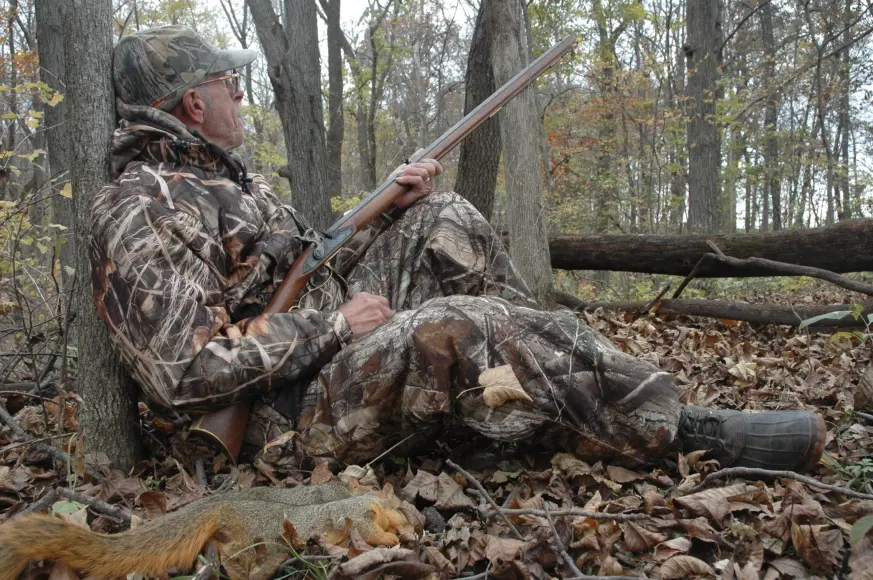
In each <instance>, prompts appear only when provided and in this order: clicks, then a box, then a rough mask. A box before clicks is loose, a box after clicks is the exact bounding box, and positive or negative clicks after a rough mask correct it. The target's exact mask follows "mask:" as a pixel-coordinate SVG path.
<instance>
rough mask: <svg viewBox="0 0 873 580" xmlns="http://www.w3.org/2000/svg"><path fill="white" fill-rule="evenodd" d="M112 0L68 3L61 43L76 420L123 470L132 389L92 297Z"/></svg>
mask: <svg viewBox="0 0 873 580" xmlns="http://www.w3.org/2000/svg"><path fill="white" fill-rule="evenodd" d="M111 22H112V6H111V1H110V0H66V14H65V18H64V26H65V29H66V32H67V34H66V35H65V37H64V48H65V62H66V73H67V74H66V82H67V95H68V99H69V104H68V107H67V110H68V111H69V116H68V118H67V123H68V125H67V135H68V137H69V140H68V147H69V153H70V167H71V172H70V173H71V175H70V177H71V181H72V184H73V201H74V204H75V208H76V230H75V231H76V238H77V241H78V243H77V252H76V258H77V259H76V262H75V264H76V273H77V278H78V287H77V288H76V295H75V305H76V310H77V313H78V318H77V324H78V330H77V338H78V345H79V375H78V381H77V382H78V388H79V395H80V396H81V397H82V400H83V408H82V411H81V412H80V414H79V421H80V423H81V425H82V433H83V434H84V436H85V440H86V442H87V445H88V449H89V450H90V451H92V452H94V451H102V452H104V453H106V454H107V455H108V456H109V459H111V460H112V461H113V462H114V463H115V464H116V466H118V467H119V468H120V469H122V470H125V471H126V470H127V469H128V468H130V467H131V466H132V465H133V463H134V462H135V461H136V459H137V456H138V454H139V416H138V414H137V404H136V388H135V387H134V384H133V382H132V381H131V380H130V378H129V377H128V376H127V374H126V373H125V372H123V370H122V369H121V366H120V365H119V364H118V361H117V359H116V358H115V357H114V356H113V354H112V351H111V349H110V347H109V339H108V337H107V334H106V327H105V326H104V324H103V321H101V320H100V319H99V318H98V316H97V311H96V309H95V307H94V300H93V297H92V294H91V284H90V283H89V280H90V272H91V265H90V259H89V251H88V250H89V247H88V246H89V243H88V240H89V238H90V235H89V226H90V218H91V200H92V198H93V196H94V194H95V193H96V192H97V191H98V190H99V189H100V187H102V186H103V185H104V184H105V183H106V182H107V181H108V179H109V163H108V161H109V158H108V155H109V139H110V136H111V134H112V131H113V129H114V127H115V93H114V90H113V87H112V75H111V64H112V30H111V28H110V26H111Z"/></svg>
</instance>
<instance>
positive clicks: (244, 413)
mask: <svg viewBox="0 0 873 580" xmlns="http://www.w3.org/2000/svg"><path fill="white" fill-rule="evenodd" d="M574 46H576V37H575V36H567V37H566V38H564V40H562V41H561V42H559V43H558V44H556V45H555V46H553V47H552V48H550V49H549V50H547V51H546V52H544V53H543V54H542V55H540V57H539V58H537V59H536V60H535V61H533V62H532V63H530V65H528V66H527V68H525V69H523V70H522V71H521V72H519V73H518V74H517V75H515V76H514V77H512V79H510V80H509V81H508V82H507V83H506V84H505V85H503V86H502V87H500V89H498V90H497V91H495V93H494V94H493V95H491V96H490V97H488V98H487V99H485V100H484V101H482V103H480V104H479V106H478V107H476V108H475V109H473V110H472V111H470V112H469V113H467V115H466V116H465V117H464V118H463V119H461V120H460V121H458V122H457V123H455V125H454V126H453V127H452V128H451V129H449V130H448V131H446V132H445V133H443V134H442V136H441V137H440V138H438V139H437V140H436V141H434V142H433V143H432V144H431V145H430V146H429V147H428V148H427V149H424V150H422V151H421V152H419V153H418V154H417V155H415V156H413V157H412V158H410V159H409V162H410V163H415V162H416V161H420V160H421V159H437V160H439V159H442V158H443V157H444V156H445V155H446V154H448V153H449V152H450V151H451V150H452V149H454V148H455V147H457V146H458V145H459V144H460V143H461V141H463V140H464V139H465V138H466V137H467V135H469V134H470V133H471V132H472V131H473V130H474V129H476V127H478V126H479V125H481V124H482V123H484V122H485V121H486V120H487V119H489V118H490V117H491V116H493V115H495V114H496V113H497V112H498V111H499V110H500V108H501V107H503V105H505V104H506V103H507V102H508V101H510V100H511V99H512V98H514V97H515V96H516V95H518V94H519V93H520V92H521V91H523V90H524V89H525V88H526V87H527V86H528V85H530V84H531V83H532V82H533V81H535V80H536V79H537V78H538V77H539V76H540V75H542V74H543V73H544V72H545V71H546V70H547V69H549V68H550V67H551V66H552V65H554V64H555V63H556V62H558V60H559V59H560V58H561V57H562V56H564V55H565V54H566V53H567V52H568V51H569V50H570V49H571V48H573V47H574ZM407 191H408V187H407V186H405V185H402V184H399V183H397V182H396V181H395V179H394V178H393V177H391V178H389V179H388V180H387V181H385V183H383V184H382V185H380V186H379V187H378V188H377V189H376V190H375V191H373V192H372V193H370V194H369V195H368V196H367V197H365V198H364V199H362V200H361V202H360V203H359V204H358V205H356V206H355V207H354V209H352V210H351V211H350V212H348V213H347V214H346V215H344V216H343V217H341V218H340V219H339V220H338V221H337V222H336V223H334V224H333V225H332V226H330V227H329V228H328V229H327V231H325V232H324V234H322V238H321V239H320V240H319V241H316V242H314V243H312V244H311V245H310V246H309V247H307V248H306V249H305V250H304V251H303V252H302V253H301V254H300V256H298V257H297V259H296V260H295V261H294V264H293V265H292V266H291V270H290V272H288V275H287V276H286V277H285V280H283V281H282V284H281V285H280V286H279V289H278V290H277V291H276V293H275V294H273V297H272V299H271V300H270V303H269V304H267V307H266V309H265V312H267V313H277V312H288V311H289V310H290V309H291V308H292V307H293V306H294V302H295V301H296V300H297V297H298V296H299V295H300V293H301V292H302V291H303V288H305V287H306V283H307V282H308V280H309V278H310V276H312V274H313V273H314V272H315V271H316V270H317V269H318V268H319V267H321V266H322V265H324V264H325V263H327V262H328V261H329V260H330V259H331V258H333V256H334V255H335V254H336V253H337V252H338V251H339V250H340V248H342V247H343V245H345V243H346V242H348V241H349V240H350V239H351V238H352V236H354V235H355V233H357V232H359V231H360V230H361V229H362V228H364V227H365V226H366V225H367V224H369V223H370V222H371V221H373V220H374V219H375V218H376V217H378V216H379V215H381V214H383V213H385V212H386V211H388V210H389V209H390V208H391V206H392V205H393V204H394V201H395V200H396V199H397V198H399V197H400V196H401V195H403V194H404V193H406V192H407ZM250 410H251V401H240V402H238V403H235V404H233V405H230V406H228V407H225V408H223V409H220V410H218V411H214V412H212V413H209V414H207V415H203V416H202V417H200V418H199V419H198V420H197V422H196V423H195V424H194V426H193V427H192V428H191V430H192V431H194V432H197V433H199V434H202V435H205V436H207V437H208V438H210V439H213V440H214V441H215V442H216V443H218V444H219V445H220V446H221V448H222V449H223V450H224V451H225V452H226V453H227V454H228V455H229V456H230V458H231V459H234V460H236V457H237V456H238V455H239V451H240V448H241V447H242V442H243V436H244V434H245V429H246V425H247V424H248V419H249V412H250Z"/></svg>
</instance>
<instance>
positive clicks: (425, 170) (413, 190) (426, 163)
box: [394, 149, 443, 208]
mask: <svg viewBox="0 0 873 580" xmlns="http://www.w3.org/2000/svg"><path fill="white" fill-rule="evenodd" d="M419 151H420V149H419ZM416 153H418V151H416ZM442 172H443V166H442V165H440V162H439V161H437V160H436V159H422V160H421V161H417V162H415V163H410V164H409V165H401V166H400V167H398V168H397V169H395V170H394V175H395V176H396V180H397V183H401V184H403V185H408V186H409V191H407V192H406V193H404V194H403V195H401V196H400V197H399V198H397V201H395V202H394V205H396V206H397V207H399V208H407V207H409V206H410V205H412V204H413V203H415V202H416V201H418V200H419V199H421V198H422V197H425V196H426V195H429V194H430V193H431V192H432V191H433V178H434V177H436V176H437V175H439V174H440V173H442Z"/></svg>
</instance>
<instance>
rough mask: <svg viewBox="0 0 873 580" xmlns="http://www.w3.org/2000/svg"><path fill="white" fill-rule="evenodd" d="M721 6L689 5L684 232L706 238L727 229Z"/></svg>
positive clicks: (706, 0) (708, 0) (702, 1)
mask: <svg viewBox="0 0 873 580" xmlns="http://www.w3.org/2000/svg"><path fill="white" fill-rule="evenodd" d="M721 10H722V8H721V2H720V0H691V1H690V2H689V3H688V41H687V44H686V45H685V47H684V49H685V56H686V58H687V60H688V64H687V66H688V86H687V95H688V117H689V119H688V176H689V179H688V190H689V198H688V228H689V230H690V231H692V232H703V233H710V232H716V231H720V230H721V229H724V228H726V227H727V226H728V222H729V221H730V220H729V219H727V216H726V214H727V213H732V212H730V210H729V208H727V207H725V206H726V204H725V201H724V199H723V197H722V195H721V186H720V183H719V165H720V161H721V151H720V137H719V133H718V126H717V123H718V120H717V119H716V102H717V100H718V82H719V66H720V65H721V49H722V46H721V43H722V16H721Z"/></svg>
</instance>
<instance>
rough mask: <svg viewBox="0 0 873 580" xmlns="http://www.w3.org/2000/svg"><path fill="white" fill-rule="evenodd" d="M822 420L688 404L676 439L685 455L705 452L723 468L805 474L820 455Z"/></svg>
mask: <svg viewBox="0 0 873 580" xmlns="http://www.w3.org/2000/svg"><path fill="white" fill-rule="evenodd" d="M826 435H827V431H826V428H825V422H824V420H823V419H822V418H821V417H819V416H818V415H816V414H815V413H809V412H806V411H766V412H762V413H750V412H743V411H728V410H722V409H707V408H705V407H694V406H691V405H686V406H685V407H683V408H682V415H681V417H680V418H679V438H680V439H681V440H682V445H683V449H684V450H685V452H686V453H688V452H690V451H695V450H699V449H708V450H709V451H710V453H709V454H708V455H707V456H708V457H712V458H713V459H717V460H718V461H719V463H721V466H722V467H730V466H743V467H761V468H764V469H778V470H791V471H806V470H809V469H812V468H813V467H815V465H816V464H817V463H818V461H819V459H821V454H822V452H823V451H824V444H825V439H826Z"/></svg>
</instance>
